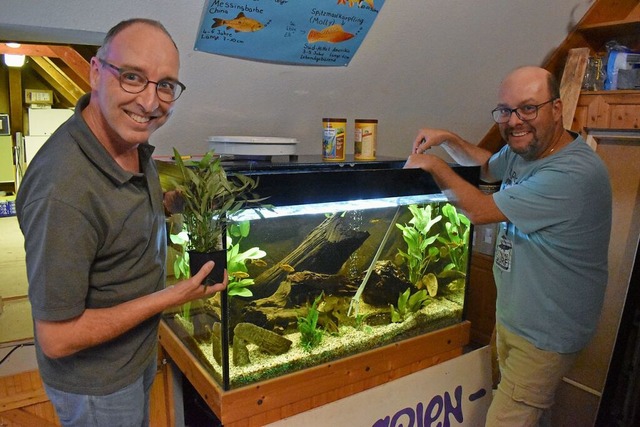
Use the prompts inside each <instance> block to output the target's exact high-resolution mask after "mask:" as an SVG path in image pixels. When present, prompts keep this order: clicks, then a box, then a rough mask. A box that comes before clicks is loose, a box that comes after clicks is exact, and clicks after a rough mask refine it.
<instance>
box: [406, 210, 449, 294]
mask: <svg viewBox="0 0 640 427" xmlns="http://www.w3.org/2000/svg"><path fill="white" fill-rule="evenodd" d="M409 211H411V213H412V214H413V218H411V220H409V223H408V224H405V225H403V224H396V227H398V228H399V229H400V230H402V237H403V239H404V241H405V243H406V244H407V251H406V252H404V251H402V250H400V249H398V253H399V254H400V256H401V257H402V258H403V259H404V260H405V262H406V264H407V268H408V269H409V281H410V282H411V283H413V284H414V285H418V284H419V283H420V281H421V280H422V277H423V276H424V275H426V273H427V269H428V268H429V265H430V264H431V262H432V261H435V260H437V259H439V257H440V250H439V249H438V248H437V247H435V246H431V245H432V244H433V243H434V242H435V241H436V239H437V238H438V236H439V233H437V232H435V229H434V231H433V232H432V229H433V226H434V225H435V224H437V223H438V222H439V221H440V220H441V219H442V216H441V215H436V216H435V217H433V207H432V206H431V205H426V206H425V207H423V208H420V207H418V206H417V205H409Z"/></svg>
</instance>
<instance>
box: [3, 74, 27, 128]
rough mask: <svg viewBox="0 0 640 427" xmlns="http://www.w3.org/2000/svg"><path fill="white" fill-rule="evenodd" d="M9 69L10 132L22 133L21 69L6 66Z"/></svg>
mask: <svg viewBox="0 0 640 427" xmlns="http://www.w3.org/2000/svg"><path fill="white" fill-rule="evenodd" d="M7 68H8V69H9V122H10V126H11V134H12V135H14V134H15V133H16V132H22V133H24V129H23V127H24V124H23V118H22V69H21V68H16V67H7Z"/></svg>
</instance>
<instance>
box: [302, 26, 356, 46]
mask: <svg viewBox="0 0 640 427" xmlns="http://www.w3.org/2000/svg"><path fill="white" fill-rule="evenodd" d="M352 37H353V34H351V33H347V32H346V31H345V30H343V29H342V25H340V24H335V25H332V26H330V27H326V28H325V29H323V30H321V31H318V30H313V29H312V30H311V31H309V34H307V41H308V42H309V43H316V42H327V43H340V42H343V41H345V40H349V39H350V38H352Z"/></svg>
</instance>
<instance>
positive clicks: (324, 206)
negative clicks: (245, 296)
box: [232, 193, 447, 221]
mask: <svg viewBox="0 0 640 427" xmlns="http://www.w3.org/2000/svg"><path fill="white" fill-rule="evenodd" d="M446 201H447V198H446V197H445V196H444V195H443V194H441V193H440V194H426V195H418V196H403V197H387V198H379V199H361V200H345V201H340V202H328V203H311V204H305V205H292V206H274V207H272V208H271V209H264V208H263V209H259V210H257V209H246V210H244V211H241V212H238V213H237V214H235V215H233V217H232V219H233V220H234V221H247V220H256V219H260V218H279V217H285V216H294V215H318V214H333V213H337V212H347V211H365V210H370V209H384V208H395V207H398V206H407V205H414V204H425V203H439V202H446ZM258 211H259V213H258Z"/></svg>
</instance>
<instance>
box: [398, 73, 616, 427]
mask: <svg viewBox="0 0 640 427" xmlns="http://www.w3.org/2000/svg"><path fill="white" fill-rule="evenodd" d="M498 98H499V101H498V105H497V108H495V109H494V110H493V111H492V113H491V114H492V117H493V119H494V121H495V122H496V123H498V126H499V128H500V133H501V135H502V137H503V139H504V141H505V142H506V145H505V146H504V147H503V148H502V149H501V150H500V151H499V152H498V153H495V154H493V155H492V154H491V153H490V152H489V151H487V150H484V149H482V148H480V147H478V146H476V145H473V144H470V143H468V142H466V141H464V140H463V139H462V138H461V137H460V136H458V135H456V134H454V133H452V132H449V131H446V130H438V129H422V130H420V131H419V133H418V136H417V137H416V139H415V141H414V143H413V152H412V154H411V155H410V156H409V159H408V160H407V163H406V166H405V167H407V168H422V169H424V170H425V171H427V172H429V173H431V174H432V175H433V177H434V179H435V180H436V182H437V184H438V185H439V186H440V188H441V189H442V190H443V192H444V193H445V194H447V195H448V196H449V198H450V199H451V200H452V201H453V202H454V203H455V204H456V205H457V206H459V207H460V208H461V209H462V210H463V211H464V213H465V214H466V215H468V217H469V218H470V220H471V221H472V222H473V223H474V224H487V223H494V222H499V223H501V226H500V232H499V233H498V236H497V242H496V253H495V260H494V267H493V273H494V277H495V281H496V287H497V301H496V333H497V338H496V340H497V352H498V362H499V366H500V373H501V381H500V384H499V386H498V389H497V391H496V393H495V395H494V398H493V402H492V404H491V407H490V408H489V412H488V414H487V421H486V425H487V426H491V427H495V426H535V425H539V424H547V423H548V422H549V417H548V413H549V411H547V409H549V408H550V407H551V406H552V405H553V401H554V395H555V393H556V389H557V388H558V386H559V384H560V382H561V380H562V378H563V376H564V375H566V374H567V372H568V371H569V369H570V368H571V367H572V365H573V363H574V362H575V359H576V356H577V353H578V352H579V351H580V350H581V349H583V348H584V347H585V346H586V345H587V343H588V342H589V340H590V338H591V336H592V335H593V333H594V332H595V329H596V325H597V322H598V318H599V315H600V310H601V307H602V303H603V299H604V291H605V286H606V284H607V253H608V245H609V235H610V231H611V187H610V183H609V176H608V173H607V170H606V167H605V165H604V163H603V162H602V161H601V160H600V158H599V157H598V156H597V155H596V154H595V153H594V152H593V150H592V149H591V148H590V147H589V146H588V145H587V144H586V143H585V142H584V140H583V139H582V137H581V136H579V135H578V134H576V133H573V132H569V131H567V130H565V129H564V128H563V125H562V101H561V100H560V94H559V89H558V83H557V81H556V79H555V78H554V77H553V76H552V75H551V74H550V73H549V72H548V71H546V70H544V69H542V68H538V67H522V68H518V69H516V70H515V71H513V72H512V73H511V74H509V75H508V76H507V77H506V78H505V79H504V80H503V81H502V83H501V85H500V89H499V93H498ZM437 145H439V146H441V147H443V148H444V149H445V150H446V152H447V153H449V154H450V155H451V156H452V158H453V159H454V160H455V161H456V162H458V163H459V164H462V165H467V166H472V165H477V166H481V177H482V179H483V180H484V181H487V182H495V181H502V185H501V189H500V191H498V192H496V193H494V194H492V195H488V194H484V193H483V192H481V191H480V190H478V189H477V188H475V187H473V186H472V185H471V184H469V183H467V182H466V181H464V180H463V179H461V178H460V177H458V176H457V175H456V174H455V173H454V172H453V171H452V170H451V168H450V167H449V166H448V165H447V163H446V162H445V161H443V160H442V159H441V158H439V157H436V156H434V155H431V154H428V153H429V148H430V147H433V146H437Z"/></svg>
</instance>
